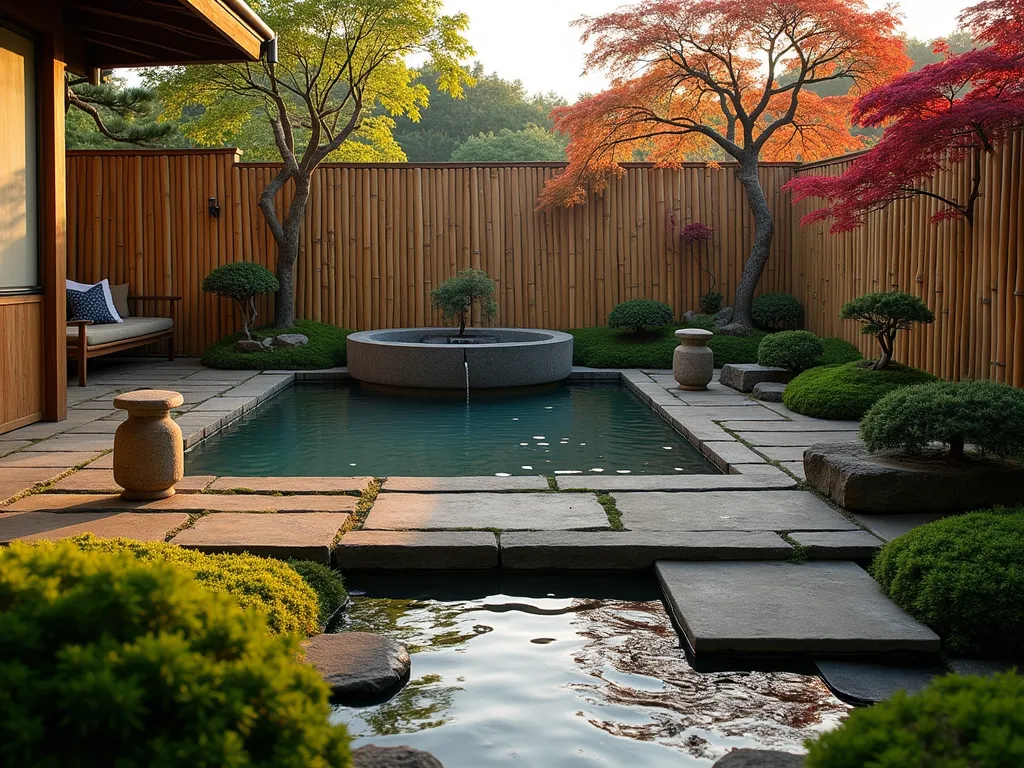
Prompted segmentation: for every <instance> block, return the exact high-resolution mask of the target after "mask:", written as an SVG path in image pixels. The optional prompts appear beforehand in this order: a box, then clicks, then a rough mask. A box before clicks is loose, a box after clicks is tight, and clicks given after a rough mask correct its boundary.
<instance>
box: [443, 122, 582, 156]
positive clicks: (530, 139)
mask: <svg viewBox="0 0 1024 768" xmlns="http://www.w3.org/2000/svg"><path fill="white" fill-rule="evenodd" d="M566 143H567V142H566V140H565V137H563V136H562V135H561V134H558V133H554V132H552V131H548V130H545V129H544V128H541V127H540V126H539V125H533V124H532V123H531V124H530V125H527V126H526V127H525V128H523V130H521V131H510V130H509V129H508V128H503V129H502V130H500V131H498V132H497V133H494V132H493V131H491V132H489V133H481V134H478V135H476V136H470V137H469V138H468V139H466V140H465V141H464V142H463V143H462V144H461V145H460V146H459V148H458V149H456V150H455V151H454V152H452V160H454V161H455V162H457V163H518V162H531V161H540V160H549V161H560V160H565V145H566Z"/></svg>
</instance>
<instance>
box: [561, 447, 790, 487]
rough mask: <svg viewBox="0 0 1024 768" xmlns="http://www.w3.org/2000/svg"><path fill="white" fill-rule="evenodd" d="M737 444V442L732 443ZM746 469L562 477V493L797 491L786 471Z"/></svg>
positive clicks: (760, 467)
mask: <svg viewBox="0 0 1024 768" xmlns="http://www.w3.org/2000/svg"><path fill="white" fill-rule="evenodd" d="M731 445H735V443H731ZM749 469H750V468H748V467H744V471H743V473H742V474H731V475H725V474H721V475H719V474H715V475H585V476H580V475H561V476H559V477H558V478H556V479H557V481H558V487H559V489H561V490H593V491H731V490H751V489H757V488H764V489H768V488H775V489H784V488H796V481H795V480H793V478H791V477H790V476H789V475H787V474H786V473H785V472H781V471H779V470H778V469H776V468H775V467H772V466H770V465H766V464H761V465H760V466H758V467H757V469H758V470H764V471H757V472H749V471H748V470H749Z"/></svg>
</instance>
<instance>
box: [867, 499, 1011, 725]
mask: <svg viewBox="0 0 1024 768" xmlns="http://www.w3.org/2000/svg"><path fill="white" fill-rule="evenodd" d="M1022 563H1024V507H1014V508H998V507H997V508H996V509H994V510H992V511H990V512H971V513H970V514H966V515H958V516H956V517H946V518H943V519H941V520H936V521H935V522H933V523H928V524H926V525H922V526H919V527H917V528H914V529H913V530H911V531H910V532H908V533H905V534H903V535H902V536H899V537H897V538H895V539H893V540H892V541H890V542H889V543H888V544H886V545H885V546H884V547H882V550H881V552H879V553H878V555H877V556H876V558H875V561H874V563H873V564H872V566H871V572H872V574H873V575H874V577H875V578H876V579H877V580H878V583H879V584H881V585H882V589H884V590H885V592H886V594H887V595H888V596H889V597H890V598H891V599H892V601H893V602H895V603H896V604H897V605H898V606H900V607H901V608H903V610H905V611H907V613H909V614H910V615H911V616H913V617H914V618H916V619H917V620H918V621H920V622H922V623H924V624H927V625H928V626H929V627H931V628H932V629H933V630H934V631H935V633H936V634H937V635H939V637H941V638H942V640H943V644H944V645H945V647H946V648H947V649H949V650H951V651H955V652H957V653H965V654H966V653H971V654H977V653H981V654H986V655H994V656H999V657H1003V656H1005V657H1012V658H1018V657H1020V655H1021V654H1022V653H1024V611H1021V606H1022V605H1024V567H1022V566H1021V564H1022ZM1022 710H1024V707H1022Z"/></svg>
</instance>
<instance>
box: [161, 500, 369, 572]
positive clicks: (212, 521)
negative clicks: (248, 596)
mask: <svg viewBox="0 0 1024 768" xmlns="http://www.w3.org/2000/svg"><path fill="white" fill-rule="evenodd" d="M348 518H349V515H347V514H339V513H336V512H302V513H289V512H281V513H277V514H262V515H261V514H251V513H246V512H217V513H215V514H210V515H206V516H205V517H201V518H199V519H198V520H196V522H195V523H194V524H193V525H192V527H191V528H186V529H185V530H184V531H182V532H181V533H179V534H178V535H177V536H175V537H174V538H173V539H171V541H172V542H173V543H174V544H180V545H181V546H183V547H187V548H189V549H198V550H199V551H200V552H230V553H235V554H237V553H240V552H248V553H249V554H252V555H259V556H260V557H278V558H281V559H287V558H290V557H294V558H297V559H299V560H313V561H315V562H318V563H323V564H324V565H330V564H331V553H332V552H333V550H334V539H335V536H337V534H338V531H339V530H340V529H341V528H342V526H344V525H345V523H346V522H348Z"/></svg>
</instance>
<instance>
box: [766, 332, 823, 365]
mask: <svg viewBox="0 0 1024 768" xmlns="http://www.w3.org/2000/svg"><path fill="white" fill-rule="evenodd" d="M824 352H825V348H824V347H823V346H822V345H821V340H820V339H819V338H818V337H817V336H815V335H814V334H813V333H811V332H810V331H781V332H779V333H770V334H768V335H767V336H765V337H764V338H763V339H761V344H760V345H759V346H758V348H757V362H758V364H759V365H765V366H768V367H770V368H786V369H787V370H790V371H793V372H794V373H800V372H801V371H806V370H807V369H808V368H813V367H814V366H815V365H817V364H818V361H819V360H820V359H821V356H822V354H823V353H824Z"/></svg>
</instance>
